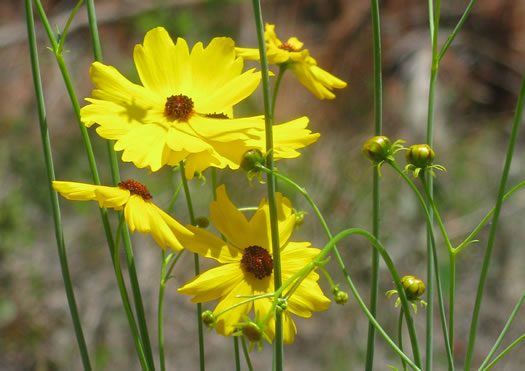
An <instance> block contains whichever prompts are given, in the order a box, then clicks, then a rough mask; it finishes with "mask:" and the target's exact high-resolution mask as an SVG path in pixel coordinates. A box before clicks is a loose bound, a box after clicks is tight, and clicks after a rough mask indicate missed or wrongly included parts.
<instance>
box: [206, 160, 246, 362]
mask: <svg viewBox="0 0 525 371" xmlns="http://www.w3.org/2000/svg"><path fill="white" fill-rule="evenodd" d="M211 192H212V195H213V200H214V201H216V200H217V169H216V168H214V167H212V168H211ZM221 238H222V239H223V240H224V241H226V238H225V237H224V236H223V235H222V233H221ZM233 353H234V358H235V369H236V370H237V371H240V369H241V358H240V352H239V339H238V337H237V336H233Z"/></svg>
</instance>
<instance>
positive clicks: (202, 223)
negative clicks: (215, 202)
mask: <svg viewBox="0 0 525 371" xmlns="http://www.w3.org/2000/svg"><path fill="white" fill-rule="evenodd" d="M195 225H196V226H197V227H199V228H208V226H209V225H210V221H209V220H208V218H206V217H205V216H199V217H198V218H196V219H195Z"/></svg>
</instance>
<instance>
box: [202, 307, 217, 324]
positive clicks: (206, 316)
mask: <svg viewBox="0 0 525 371" xmlns="http://www.w3.org/2000/svg"><path fill="white" fill-rule="evenodd" d="M201 318H202V322H203V323H204V324H205V325H206V326H208V327H209V328H213V327H214V326H215V316H214V315H213V312H212V311H211V310H207V311H204V312H202V315H201Z"/></svg>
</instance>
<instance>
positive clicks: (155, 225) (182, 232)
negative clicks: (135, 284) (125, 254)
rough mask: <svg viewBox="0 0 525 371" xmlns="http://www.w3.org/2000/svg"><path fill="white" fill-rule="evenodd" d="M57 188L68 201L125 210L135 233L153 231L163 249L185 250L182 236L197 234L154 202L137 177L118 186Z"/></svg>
mask: <svg viewBox="0 0 525 371" xmlns="http://www.w3.org/2000/svg"><path fill="white" fill-rule="evenodd" d="M53 188H54V189H55V190H56V191H57V192H59V193H60V194H61V195H62V196H63V197H64V198H66V199H68V200H76V201H88V200H94V201H98V204H99V206H100V207H108V208H112V209H115V210H122V209H124V218H125V219H126V222H127V224H128V226H129V229H130V230H131V232H134V231H135V230H137V231H139V232H142V233H149V234H151V236H152V237H153V239H154V240H155V241H156V242H157V244H158V245H159V246H160V247H162V248H163V249H165V248H167V247H170V248H172V249H174V250H182V245H181V243H180V242H179V239H180V236H186V237H191V236H192V235H193V233H192V232H190V231H189V230H188V229H186V228H185V227H184V226H182V225H181V224H179V223H178V222H177V221H176V220H175V219H173V218H172V217H171V216H169V215H168V214H166V213H165V212H164V211H162V210H161V209H159V208H158V207H157V206H156V205H155V204H154V203H153V202H151V199H152V197H151V194H150V193H149V191H148V189H147V188H146V187H145V186H144V185H142V184H140V183H139V182H136V181H134V180H126V181H123V182H120V183H119V186H118V187H106V186H100V185H92V184H86V183H75V182H63V181H54V182H53Z"/></svg>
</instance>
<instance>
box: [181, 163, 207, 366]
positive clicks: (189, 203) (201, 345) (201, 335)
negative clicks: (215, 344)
mask: <svg viewBox="0 0 525 371" xmlns="http://www.w3.org/2000/svg"><path fill="white" fill-rule="evenodd" d="M180 172H181V179H182V186H183V188H184V194H185V195H186V205H187V206H188V214H189V216H190V223H191V225H196V223H195V213H194V211H193V202H192V200H191V194H190V188H189V187H188V180H187V179H186V175H185V174H186V170H185V169H184V162H182V161H181V162H180ZM193 266H194V272H195V276H197V275H199V274H200V265H199V255H198V254H196V253H194V254H193ZM197 330H198V333H199V364H200V370H201V371H204V370H205V369H206V366H205V359H204V329H203V327H202V304H201V303H198V304H197Z"/></svg>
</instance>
